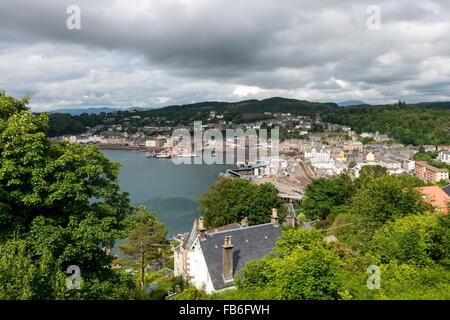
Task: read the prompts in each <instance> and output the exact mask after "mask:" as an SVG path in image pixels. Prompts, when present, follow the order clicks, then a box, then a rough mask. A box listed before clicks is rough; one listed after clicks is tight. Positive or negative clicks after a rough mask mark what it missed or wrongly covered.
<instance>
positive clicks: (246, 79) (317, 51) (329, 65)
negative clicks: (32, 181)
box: [0, 0, 450, 111]
mask: <svg viewBox="0 0 450 320" xmlns="http://www.w3.org/2000/svg"><path fill="white" fill-rule="evenodd" d="M70 5H77V6H78V7H79V8H80V11H81V19H80V22H81V29H69V28H68V27H67V20H68V19H69V22H72V23H73V22H74V21H75V20H74V19H73V16H71V14H68V13H67V8H68V7H69V6H70ZM373 5H375V6H378V8H379V9H380V15H381V25H380V26H379V28H377V26H376V25H374V24H373V22H376V18H374V17H375V16H374V15H373V14H374V12H375V11H372V9H371V8H369V13H368V11H367V10H368V7H369V6H373ZM0 88H1V89H4V90H6V91H7V93H8V94H11V95H13V96H16V97H21V96H24V95H29V96H30V97H31V106H32V109H33V110H34V111H42V110H50V109H59V108H73V107H77V108H78V107H100V106H109V107H120V108H128V107H160V106H164V105H170V104H180V103H191V102H198V101H205V100H221V101H238V100H243V99H252V98H257V99H262V98H267V97H271V96H283V97H291V98H298V99H306V100H311V101H336V102H338V101H344V100H351V99H356V100H363V101H366V102H369V103H383V102H392V101H394V100H398V99H402V100H406V101H408V102H416V101H435V100H450V1H448V0H433V1H432V0H397V1H395V0H380V1H377V0H371V1H365V0H363V1H361V0H339V1H337V0H321V1H318V0H302V1H300V0H232V1H231V0H95V1H93V0H68V1H66V0H40V1H36V0H0Z"/></svg>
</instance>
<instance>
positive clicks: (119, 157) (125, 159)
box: [103, 150, 232, 235]
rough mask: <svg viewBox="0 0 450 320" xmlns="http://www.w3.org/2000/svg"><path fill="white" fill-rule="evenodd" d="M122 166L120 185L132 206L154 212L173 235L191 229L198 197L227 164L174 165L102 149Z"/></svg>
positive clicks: (140, 153)
mask: <svg viewBox="0 0 450 320" xmlns="http://www.w3.org/2000/svg"><path fill="white" fill-rule="evenodd" d="M103 153H104V154H105V155H106V156H107V157H108V158H109V159H110V160H112V161H117V162H120V163H121V164H122V167H121V170H120V176H119V178H120V184H121V189H122V191H126V192H128V193H129V194H130V200H131V202H132V204H133V205H135V206H137V205H141V204H143V205H145V206H146V207H147V209H149V210H152V211H156V214H157V216H158V219H159V220H160V221H162V222H163V223H164V224H165V225H166V226H167V228H168V229H169V234H170V235H174V234H178V233H182V232H187V231H189V230H190V229H191V227H192V224H193V222H194V219H195V218H197V217H198V216H199V215H200V213H199V212H198V203H197V199H198V197H199V196H200V195H201V194H203V193H204V192H206V191H207V190H208V187H209V186H210V185H211V184H212V183H214V182H215V181H216V180H217V177H218V174H219V173H220V172H223V171H225V170H226V169H228V168H231V167H232V166H230V165H204V164H203V165H187V164H184V165H175V164H174V163H173V162H172V161H171V160H170V159H155V158H146V157H145V153H142V152H132V151H118V150H103Z"/></svg>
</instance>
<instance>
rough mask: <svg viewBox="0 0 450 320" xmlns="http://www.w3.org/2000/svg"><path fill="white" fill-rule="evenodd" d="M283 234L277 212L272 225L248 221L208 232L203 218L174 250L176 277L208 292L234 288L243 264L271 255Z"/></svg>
mask: <svg viewBox="0 0 450 320" xmlns="http://www.w3.org/2000/svg"><path fill="white" fill-rule="evenodd" d="M290 223H292V222H290ZM280 235H281V226H280V225H279V223H278V214H277V210H276V209H272V216H271V222H270V223H265V224H259V225H254V226H249V225H248V219H247V218H245V219H243V220H242V222H241V224H238V223H233V224H229V225H226V226H222V227H220V228H215V229H209V230H206V229H205V228H204V224H203V219H202V218H200V219H198V220H196V221H195V223H194V226H193V228H192V230H191V232H190V233H189V235H188V236H187V237H185V238H184V239H182V240H181V243H180V245H179V246H178V247H176V248H175V250H174V274H175V275H176V276H182V277H183V278H184V279H185V280H186V281H189V282H190V283H191V284H193V285H194V286H196V287H197V288H204V289H205V291H206V292H207V293H211V292H214V291H217V290H221V289H225V288H228V287H233V286H234V277H235V276H236V275H237V274H238V272H239V271H240V270H241V269H242V268H243V267H244V265H245V264H246V263H247V262H248V261H250V260H254V259H259V258H261V257H263V256H265V255H267V254H269V253H270V252H271V251H272V249H273V248H274V247H275V243H276V240H277V239H278V238H279V237H280Z"/></svg>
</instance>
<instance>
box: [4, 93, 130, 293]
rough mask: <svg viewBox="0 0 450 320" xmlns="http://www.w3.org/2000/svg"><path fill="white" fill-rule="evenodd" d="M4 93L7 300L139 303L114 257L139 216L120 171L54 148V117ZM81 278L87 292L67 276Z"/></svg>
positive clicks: (97, 155)
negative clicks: (77, 273)
mask: <svg viewBox="0 0 450 320" xmlns="http://www.w3.org/2000/svg"><path fill="white" fill-rule="evenodd" d="M26 103H27V99H22V100H15V99H13V98H11V97H8V96H6V94H5V93H4V92H0V299H65V298H80V299H117V298H132V297H134V284H133V281H132V279H131V278H130V277H129V276H127V275H125V274H123V273H122V272H121V271H116V270H113V269H112V268H111V263H112V259H113V257H112V256H111V255H109V254H107V251H108V250H107V249H108V248H112V247H113V246H114V245H115V242H116V240H118V239H121V238H125V237H126V235H127V226H128V225H129V222H128V219H129V217H132V216H133V215H134V214H135V213H136V212H135V209H134V208H133V207H132V206H131V205H130V203H129V199H128V196H127V194H124V193H122V192H120V190H119V189H120V188H119V182H118V179H117V176H118V170H119V164H118V163H111V162H110V161H108V159H106V158H105V157H104V156H103V154H102V153H101V152H100V151H98V150H97V149H96V148H95V147H80V146H78V145H73V144H67V143H52V142H51V141H49V139H48V138H47V135H46V132H47V129H48V115H47V114H40V115H33V114H31V113H30V112H29V111H28V109H27V108H26ZM71 265H76V266H78V267H79V268H80V270H81V289H80V290H69V289H68V287H67V286H66V276H67V274H66V269H67V268H68V267H69V266H71Z"/></svg>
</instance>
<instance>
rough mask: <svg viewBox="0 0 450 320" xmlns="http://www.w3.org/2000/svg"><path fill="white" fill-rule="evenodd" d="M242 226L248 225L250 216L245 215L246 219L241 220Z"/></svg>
mask: <svg viewBox="0 0 450 320" xmlns="http://www.w3.org/2000/svg"><path fill="white" fill-rule="evenodd" d="M241 227H244V228H245V227H248V218H247V217H245V218H244V219H242V221H241Z"/></svg>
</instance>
